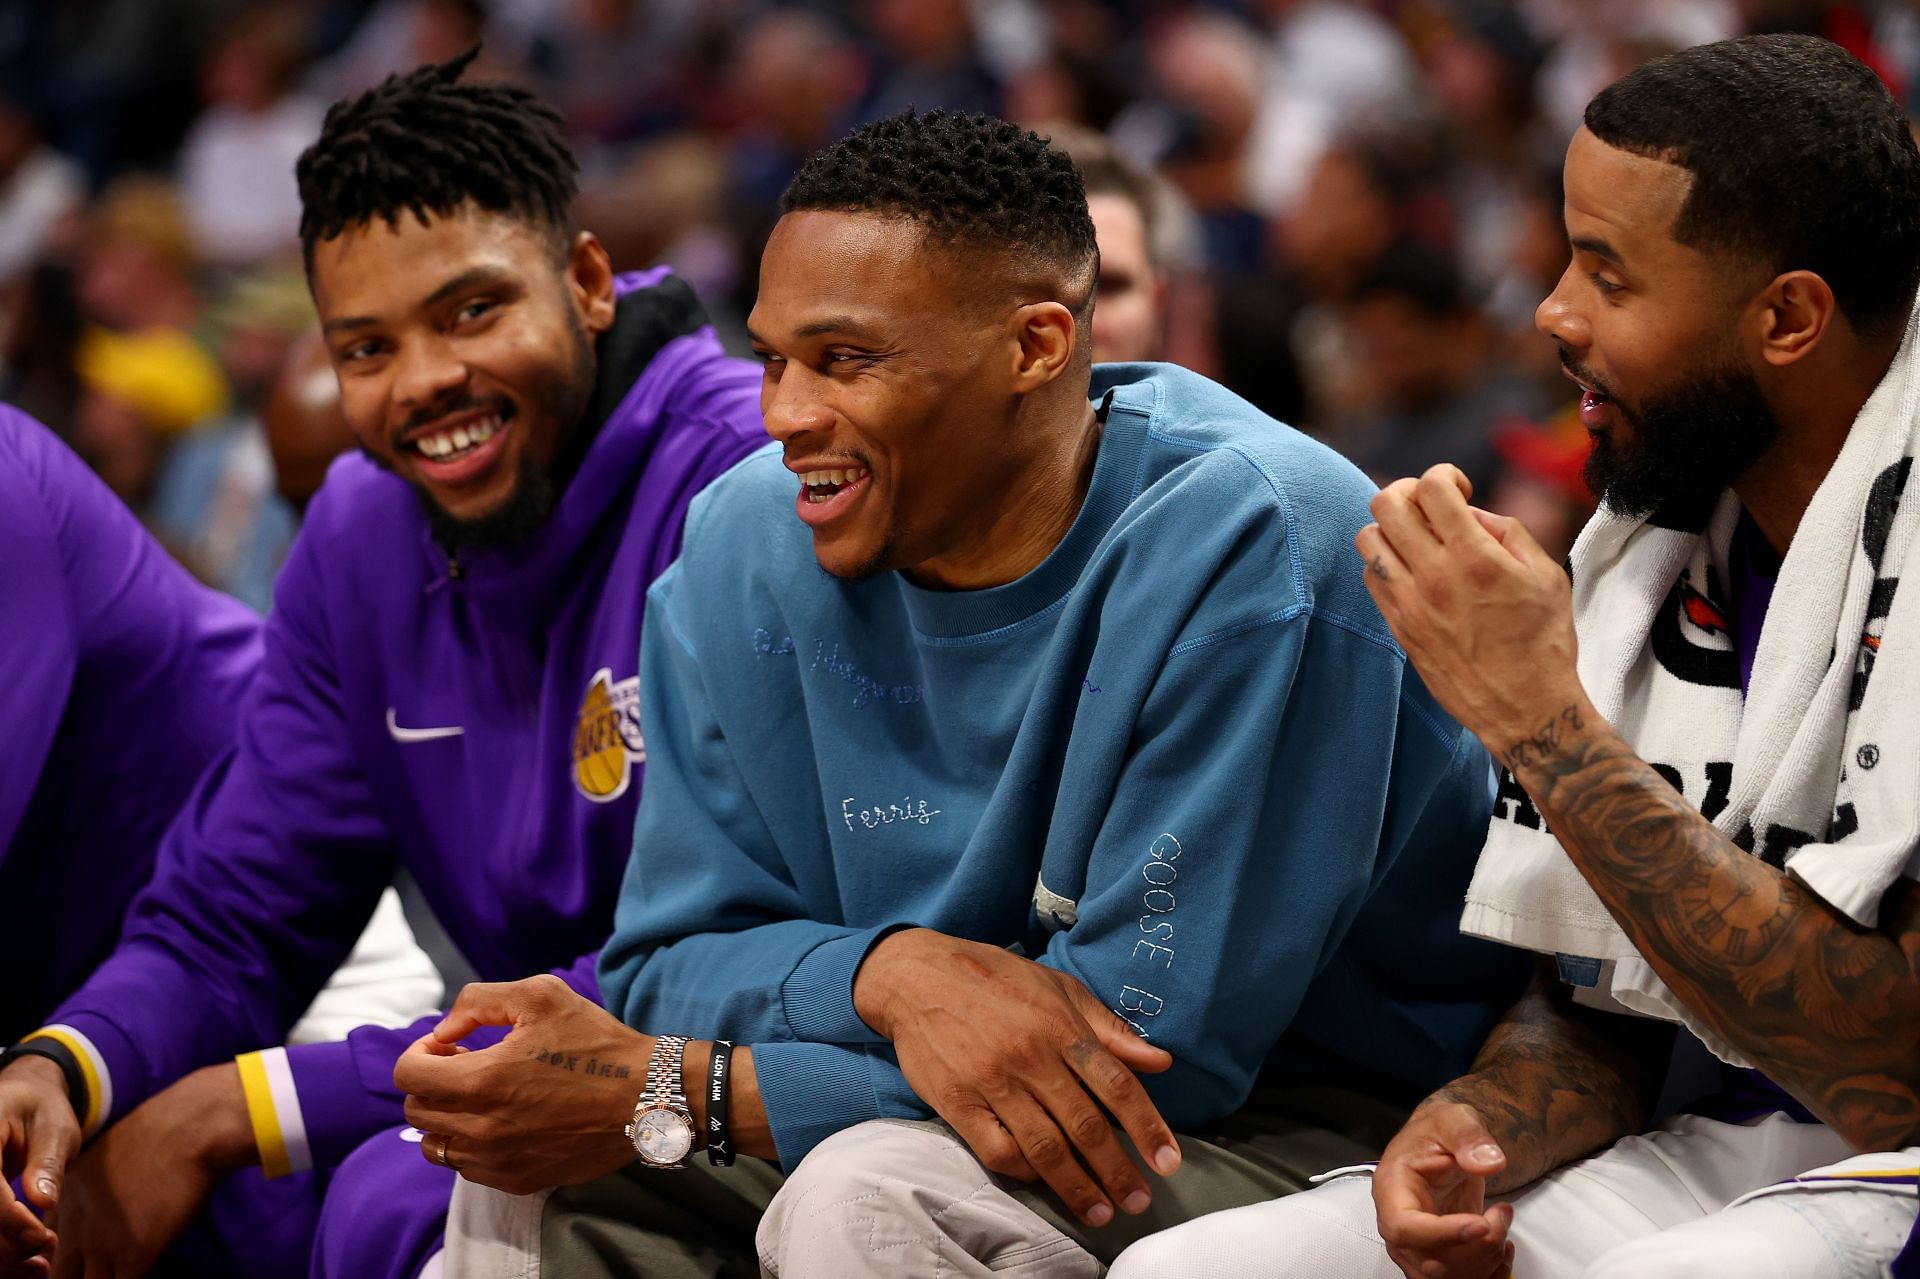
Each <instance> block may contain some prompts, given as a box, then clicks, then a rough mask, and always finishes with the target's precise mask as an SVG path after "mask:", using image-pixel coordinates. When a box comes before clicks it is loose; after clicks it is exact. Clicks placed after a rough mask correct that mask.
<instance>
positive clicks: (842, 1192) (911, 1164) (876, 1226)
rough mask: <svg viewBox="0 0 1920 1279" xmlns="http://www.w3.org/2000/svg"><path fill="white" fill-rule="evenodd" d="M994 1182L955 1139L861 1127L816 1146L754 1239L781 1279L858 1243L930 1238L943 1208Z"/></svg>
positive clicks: (902, 1128)
mask: <svg viewBox="0 0 1920 1279" xmlns="http://www.w3.org/2000/svg"><path fill="white" fill-rule="evenodd" d="M990 1179H991V1178H990V1175H989V1174H988V1173H987V1171H986V1169H984V1168H983V1167H981V1166H980V1164H979V1162H978V1161H977V1160H975V1159H974V1158H973V1155H972V1153H971V1152H969V1151H968V1150H967V1148H966V1146H965V1145H964V1144H962V1143H961V1141H960V1140H959V1138H957V1137H955V1136H954V1135H953V1134H952V1133H950V1132H947V1131H944V1130H942V1129H940V1128H936V1127H933V1126H930V1125H919V1124H904V1123H892V1122H887V1121H884V1120H881V1121H874V1122H869V1123H863V1124H857V1125H855V1126H854V1127H852V1128H848V1129H846V1130H844V1131H842V1132H838V1133H835V1134H834V1135H833V1136H832V1137H829V1138H828V1139H827V1140H825V1141H823V1142H821V1143H820V1144H819V1145H818V1146H815V1147H814V1148H813V1150H812V1151H811V1152H809V1153H808V1155H807V1157H806V1158H805V1159H803V1160H801V1162H800V1166H799V1167H798V1168H795V1169H794V1170H793V1174H792V1175H791V1176H789V1177H788V1178H787V1180H786V1184H785V1185H783V1186H782V1187H781V1188H780V1193H779V1194H777V1195H775V1196H774V1198H773V1202H772V1203H771V1204H769V1205H768V1206H767V1211H766V1213H765V1215H763V1216H762V1217H761V1219H760V1228H759V1230H758V1232H757V1233H756V1236H755V1243H756V1245H757V1247H758V1249H759V1253H760V1260H761V1264H762V1265H764V1266H765V1267H766V1268H767V1269H768V1270H769V1271H770V1272H772V1273H774V1274H779V1273H781V1272H782V1269H783V1266H784V1267H786V1268H787V1269H789V1270H792V1269H795V1268H794V1267H791V1266H787V1264H786V1263H787V1262H789V1261H791V1260H792V1259H794V1258H797V1257H805V1256H820V1255H824V1254H823V1250H825V1252H827V1253H831V1252H833V1251H836V1250H837V1249H839V1248H841V1247H843V1246H845V1245H846V1241H848V1240H850V1239H853V1238H855V1237H858V1238H859V1239H862V1240H866V1241H868V1243H869V1244H871V1241H872V1240H874V1239H877V1238H881V1237H883V1236H884V1237H886V1238H888V1239H891V1240H902V1241H904V1240H915V1241H919V1240H926V1239H929V1238H931V1237H932V1236H934V1235H936V1234H938V1233H939V1232H940V1230H941V1229H942V1223H941V1221H940V1219H939V1218H940V1214H941V1211H942V1209H944V1208H946V1207H947V1206H948V1205H950V1204H951V1203H952V1202H953V1201H954V1200H956V1199H960V1198H964V1197H966V1196H968V1195H971V1194H973V1193H974V1192H975V1191H977V1190H979V1189H980V1188H981V1187H982V1186H984V1185H986V1184H987V1183H988V1182H989V1181H990ZM807 1273H812V1270H811V1269H807ZM823 1273H824V1272H823Z"/></svg>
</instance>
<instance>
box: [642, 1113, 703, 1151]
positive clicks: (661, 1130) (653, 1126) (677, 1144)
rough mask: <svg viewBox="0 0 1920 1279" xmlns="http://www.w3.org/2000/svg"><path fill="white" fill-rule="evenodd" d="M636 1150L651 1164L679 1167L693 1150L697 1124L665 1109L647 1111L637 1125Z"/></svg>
mask: <svg viewBox="0 0 1920 1279" xmlns="http://www.w3.org/2000/svg"><path fill="white" fill-rule="evenodd" d="M633 1148H634V1149H635V1150H637V1151H639V1152H640V1157H641V1158H642V1159H644V1160H646V1161H647V1162H648V1163H650V1164H677V1163H679V1162H680V1161H681V1160H682V1159H685V1158H686V1157H687V1153H688V1152H689V1151H691V1150H692V1149H693V1125H692V1124H690V1123H688V1122H687V1120H686V1117H685V1116H683V1115H680V1114H677V1113H676V1112H674V1111H671V1110H668V1109H666V1108H665V1107H656V1108H655V1109H653V1110H649V1111H645V1112H644V1113H642V1114H641V1116H640V1118H639V1119H638V1120H636V1121H635V1122H634V1125H633Z"/></svg>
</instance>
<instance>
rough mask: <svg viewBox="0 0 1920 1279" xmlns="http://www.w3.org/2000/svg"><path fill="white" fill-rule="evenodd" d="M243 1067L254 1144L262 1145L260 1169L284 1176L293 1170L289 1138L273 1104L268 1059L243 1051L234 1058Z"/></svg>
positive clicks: (260, 1146)
mask: <svg viewBox="0 0 1920 1279" xmlns="http://www.w3.org/2000/svg"><path fill="white" fill-rule="evenodd" d="M233 1062H234V1065H236V1066H238V1067H239V1068H240V1088H241V1091H242V1092H244V1093H245V1094H246V1096H247V1118H248V1119H249V1120H251V1121H252V1123H253V1140H254V1144H255V1145H257V1146H259V1148H260V1171H261V1172H263V1173H265V1174H266V1175H267V1176H269V1177H284V1176H286V1175H287V1174H288V1173H290V1172H292V1171H293V1164H292V1161H291V1160H289V1159H288V1157H287V1141H286V1138H285V1137H284V1136H283V1135H282V1134H281V1131H280V1112H279V1111H278V1110H276V1109H275V1108H274V1105H273V1086H272V1085H271V1084H270V1083H269V1082H268V1081H267V1067H266V1063H265V1062H264V1061H262V1060H261V1056H260V1054H259V1053H243V1054H241V1055H240V1056H238V1057H235V1058H234V1059H233Z"/></svg>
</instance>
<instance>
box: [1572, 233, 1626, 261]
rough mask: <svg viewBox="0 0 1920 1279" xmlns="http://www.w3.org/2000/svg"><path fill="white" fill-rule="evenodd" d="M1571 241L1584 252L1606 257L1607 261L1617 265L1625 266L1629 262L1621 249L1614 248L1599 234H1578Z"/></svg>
mask: <svg viewBox="0 0 1920 1279" xmlns="http://www.w3.org/2000/svg"><path fill="white" fill-rule="evenodd" d="M1569 243H1570V244H1572V245H1573V247H1574V248H1576V249H1578V250H1580V252H1582V253H1591V254H1593V255H1594V256H1595V257H1601V258H1605V259H1606V260H1607V261H1609V262H1612V263H1614V264H1615V265H1617V266H1625V265H1626V264H1627V263H1626V260H1625V259H1624V258H1622V257H1621V256H1620V250H1618V249H1616V248H1614V247H1613V246H1612V245H1611V244H1609V243H1607V242H1606V241H1605V240H1602V239H1600V238H1599V237H1598V236H1592V235H1582V236H1576V237H1574V238H1573V239H1572V240H1571V241H1569Z"/></svg>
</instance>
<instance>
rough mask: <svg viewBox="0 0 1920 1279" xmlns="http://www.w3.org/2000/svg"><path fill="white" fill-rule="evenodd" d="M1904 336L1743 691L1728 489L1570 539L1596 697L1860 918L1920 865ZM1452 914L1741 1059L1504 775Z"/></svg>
mask: <svg viewBox="0 0 1920 1279" xmlns="http://www.w3.org/2000/svg"><path fill="white" fill-rule="evenodd" d="M1917 344H1920V312H1916V313H1915V315H1914V316H1913V317H1912V318H1910V319H1909V321H1908V325H1907V334H1906V338H1905V341H1904V342H1902V344H1901V347H1900V352H1899V354H1898V355H1897V356H1896V357H1895V359H1894V362H1893V365H1892V367H1891V368H1889V369H1888V371H1887V374H1886V377H1885V378H1884V379H1882V381H1881V383H1880V385H1879V387H1878V388H1876V389H1875V391H1874V393H1873V395H1872V396H1871V397H1870V398H1869V399H1868V401H1867V403H1866V405H1865V407H1864V408H1862V409H1861V411H1860V416H1859V417H1858V418H1857V419H1856V420H1855V422H1854V425H1853V429H1852V431H1851V432H1850V433H1849V434H1848V437H1847V442H1846V444H1845V446H1844V447H1843V448H1842V450H1841V453H1840V456H1839V458H1838V460H1837V461H1836V462H1835V463H1834V466H1833V469H1832V470H1831V471H1830V472H1829V473H1828V475H1827V477H1826V479H1825V480H1824V481H1823V482H1822V483H1821V485H1820V488H1819V490H1818V491H1817V492H1816V493H1815V494H1814V497H1813V501H1812V503H1811V504H1810V505H1809V506H1808V508H1807V512H1806V515H1805V517H1804V518H1803V519H1802V520H1801V523H1800V527H1799V530H1798V532H1797V533H1796V534H1795V536H1794V539H1793V544H1792V546H1791V547H1790V548H1789V550H1788V553H1787V556H1786V560H1785V562H1784V563H1783V564H1782V565H1781V567H1780V575H1779V579H1778V582H1777V584H1776V586H1775V588H1774V593H1773V600H1772V604H1771V606H1770V607H1769V609H1768V612H1767V620H1766V625H1765V627H1764V629H1763V630H1762V632H1761V636H1760V647H1759V652H1758V654H1757V656H1756V658H1755V661H1754V668H1753V675H1752V680H1751V685H1750V688H1749V694H1748V696H1747V697H1746V698H1745V699H1744V701H1743V699H1742V697H1741V692H1740V687H1739V664H1738V663H1739V659H1738V656H1737V654H1736V652H1735V649H1734V645H1733V639H1732V636H1731V635H1730V634H1729V630H1730V628H1729V626H1728V621H1727V618H1728V613H1727V589H1726V588H1727V585H1728V582H1729V572H1728V549H1729V545H1730V542H1731V540H1732V534H1733V529H1734V527H1735V525H1736V523H1737V521H1738V518H1739V514H1740V507H1739V503H1738V500H1737V499H1736V498H1735V497H1734V495H1733V494H1732V493H1731V492H1729V493H1726V494H1723V495H1722V497H1721V499H1720V501H1719V503H1718V505H1717V506H1716V507H1715V508H1714V510H1713V512H1712V514H1711V515H1710V516H1709V517H1708V518H1707V519H1706V520H1705V523H1704V527H1696V528H1692V529H1685V528H1670V527H1662V526H1660V525H1656V524H1654V523H1651V522H1648V521H1645V520H1634V519H1627V518H1625V517H1623V516H1620V515H1618V514H1615V513H1613V512H1612V511H1610V510H1609V509H1608V508H1606V507H1604V506H1603V507H1602V508H1601V510H1600V513H1599V514H1597V515H1596V516H1594V518H1593V520H1592V522H1590V523H1589V524H1588V525H1587V527H1586V529H1585V530H1584V531H1582V533H1581V535H1580V538H1579V540H1578V541H1577V542H1576V543H1575V545H1574V548H1573V555H1572V570H1573V609H1574V624H1575V628H1576V630H1577V631H1578V634H1579V638H1580V659H1579V671H1580V679H1581V682H1582V684H1584V685H1585V687H1586V690H1587V694H1588V696H1589V697H1591V698H1592V699H1593V702H1594V705H1595V706H1596V707H1598V708H1599V710H1600V713H1601V714H1602V715H1604V716H1606V717H1607V719H1608V720H1609V721H1611V722H1612V723H1613V725H1614V726H1615V727H1616V728H1617V729H1619V731H1620V733H1621V734H1622V735H1623V736H1624V737H1625V738H1626V740H1627V741H1628V742H1629V743H1630V744H1631V745H1632V746H1633V748H1634V750H1635V752H1636V753H1637V754H1639V755H1640V756H1641V758H1643V759H1645V760H1646V761H1647V762H1648V763H1650V764H1654V765H1656V766H1657V767H1659V768H1660V770H1661V771H1662V772H1663V773H1665V774H1666V775H1667V776H1668V777H1669V778H1670V779H1671V780H1673V781H1674V782H1675V784H1676V785H1677V786H1678V787H1679V789H1680V790H1681V792H1682V793H1683V794H1684V795H1685V796H1686V798H1687V800H1688V801H1689V802H1690V803H1692V804H1694V805H1695V806H1696V807H1697V808H1699V809H1700V810H1701V812H1702V813H1704V814H1706V815H1707V816H1708V817H1709V818H1710V819H1711V820H1712V821H1713V822H1714V824H1715V825H1716V826H1718V827H1719V828H1720V829H1721V830H1722V831H1724V832H1726V834H1727V835H1728V836H1729V837H1731V838H1733V839H1735V840H1736V841H1737V842H1739V843H1740V844H1741V845H1742V846H1743V847H1747V848H1749V849H1750V850H1751V851H1753V852H1754V854H1755V855H1756V856H1761V857H1764V858H1766V859H1767V860H1768V861H1770V862H1772V863H1773V864H1775V865H1784V866H1785V868H1786V869H1787V871H1788V872H1789V873H1791V874H1792V875H1794V876H1795V877H1796V878H1798V879H1800V880H1801V881H1803V882H1804V883H1805V884H1806V885H1807V886H1808V887H1809V888H1811V889H1812V890H1813V891H1815V892H1816V893H1818V894H1819V895H1820V896H1821V897H1823V898H1825V899H1826V900H1827V901H1828V902H1829V903H1831V904H1832V905H1833V906H1834V907H1836V908H1837V909H1839V910H1841V911H1843V912H1844V913H1846V914H1847V915H1848V916H1849V917H1851V918H1852V919H1854V920H1855V921H1857V922H1858V923H1860V924H1862V925H1864V926H1868V927H1871V926H1873V925H1874V924H1875V922H1876V921H1877V919H1878V913H1879V909H1880V901H1881V898H1882V897H1883V896H1884V895H1885V893H1886V891H1887V889H1888V888H1889V887H1890V886H1891V885H1892V884H1893V883H1894V881H1895V880H1896V879H1897V878H1898V877H1899V876H1901V875H1902V874H1907V875H1910V876H1920V867H1916V866H1915V864H1914V863H1915V862H1916V850H1917V849H1920V582H1916V583H1914V584H1912V585H1909V586H1908V587H1907V589H1905V590H1900V589H1898V588H1899V585H1900V578H1901V575H1902V570H1903V568H1907V567H1909V566H1908V564H1907V559H1908V555H1909V553H1910V552H1911V551H1912V549H1913V545H1914V542H1915V529H1916V527H1920V497H1916V496H1913V495H1911V494H1909V496H1908V500H1906V501H1904V502H1902V501H1901V500H1900V499H1901V494H1902V491H1903V489H1906V488H1909V487H1911V484H1910V480H1911V473H1912V471H1913V468H1914V460H1913V459H1914V453H1915V451H1916V445H1917V444H1920V355H1917V354H1916V345H1917ZM1911 568H1912V571H1913V572H1914V573H1915V574H1916V575H1920V559H1916V560H1915V561H1914V562H1913V564H1912V566H1911ZM1461 927H1462V928H1463V929H1464V930H1465V931H1467V932H1469V933H1473V934H1475V935H1478V936H1481V937H1487V938H1491V939H1493V940H1495V941H1501V942H1506V943H1508V944H1511V945H1515V946H1522V947H1526V948H1528V949H1530V950H1537V951H1540V952H1543V953H1546V954H1560V955H1570V956H1584V957H1589V958H1593V959H1599V960H1601V961H1602V964H1601V971H1600V978H1599V986H1598V988H1597V989H1596V990H1595V991H1594V992H1592V996H1591V997H1593V998H1595V1002H1601V1003H1605V1002H1608V999H1607V998H1606V997H1609V996H1610V1000H1611V1002H1612V1003H1613V1004H1615V1005H1617V1006H1619V1007H1623V1008H1626V1009H1628V1010H1631V1011H1635V1012H1639V1013H1643V1014H1646V1015H1649V1016H1655V1017H1661V1018H1665V1019H1667V1020H1670V1021H1678V1022H1681V1023H1683V1024H1685V1025H1686V1026H1687V1027H1688V1028H1689V1029H1691V1030H1692V1031H1693V1032H1694V1033H1695V1034H1697V1035H1699V1036H1700V1038H1701V1039H1702V1040H1703V1041H1704V1042H1705V1043H1706V1044H1707V1046H1708V1047H1709V1048H1711V1049H1713V1051H1714V1052H1715V1053H1717V1054H1719V1055H1720V1056H1721V1057H1722V1058H1724V1059H1726V1060H1727V1061H1730V1062H1733V1063H1734V1064H1736V1065H1742V1064H1745V1063H1744V1062H1742V1061H1741V1060H1740V1058H1739V1057H1738V1055H1737V1054H1735V1053H1734V1052H1733V1051H1732V1050H1731V1049H1729V1048H1728V1047H1727V1046H1726V1044H1725V1043H1724V1042H1722V1041H1720V1040H1719V1038H1718V1037H1717V1036H1715V1035H1714V1034H1713V1033H1712V1031H1711V1030H1710V1028H1708V1027H1706V1026H1704V1025H1702V1024H1701V1023H1700V1022H1699V1021H1698V1020H1697V1019H1695V1018H1693V1017H1692V1016H1690V1015H1689V1014H1688V1012H1687V1010H1686V1009H1685V1008H1684V1007H1682V1005H1681V1004H1680V1001H1679V1000H1678V999H1677V998H1675V997H1674V995H1673V994H1672V993H1671V992H1669V991H1668V990H1667V988H1666V987H1665V985H1664V984H1662V983H1661V981H1660V980H1659V978H1658V977H1656V976H1655V975H1654V973H1653V970H1652V969H1651V968H1650V967H1649V966H1648V965H1647V963H1646V962H1645V961H1644V960H1642V959H1641V958H1640V957H1639V955H1638V954H1637V953H1636V952H1635V950H1634V948H1633V946H1632V944H1631V943H1630V942H1629V941H1628V940H1627V938H1626V935H1625V934H1624V933H1622V932H1621V931H1620V929H1619V927H1618V926H1617V925H1616V924H1615V923H1614V921H1613V918H1612V916H1610V915H1609V914H1608V913H1607V910H1606V908H1605V907H1604V906H1602V905H1601V903H1600V899H1599V898H1598V897H1597V896H1595V895H1594V892H1593V890H1592V889H1591V888H1589V887H1588V886H1587V883H1586V881H1585V880H1583V879H1582V878H1581V877H1580V873H1579V871H1577V870H1576V869H1575V868H1574V866H1573V863H1572V862H1571V861H1569V860H1568V859H1567V856H1566V854H1565V852H1564V851H1562V849H1561V848H1560V845H1559V843H1558V841H1556V840H1555V839H1553V838H1552V836H1551V835H1550V834H1549V833H1548V832H1547V831H1546V829H1545V827H1544V824H1543V823H1542V821H1541V819H1540V815H1539V813H1538V812H1537V811H1535V810H1534V808H1533V806H1532V805H1531V804H1530V803H1529V802H1528V801H1527V800H1526V799H1525V797H1524V795H1523V794H1522V793H1521V792H1520V791H1519V788H1518V787H1517V786H1514V785H1513V784H1512V781H1511V779H1510V778H1508V779H1503V783H1502V789H1501V797H1500V800H1499V802H1498V803H1497V804H1496V805H1495V811H1494V821H1493V826H1492V829H1491V831H1490V832H1489V834H1488V837H1487V845H1486V849H1485V851H1484V852H1482V853H1481V856H1480V864H1479V867H1478V869H1477V870H1476V871H1475V874H1474V879H1473V885H1472V887H1471V888H1470V889H1469V890H1468V892H1467V907H1466V912H1465V915H1464V916H1463V918H1462V920H1461Z"/></svg>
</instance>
